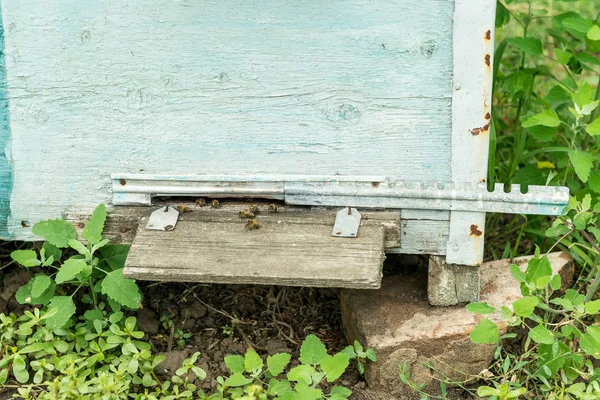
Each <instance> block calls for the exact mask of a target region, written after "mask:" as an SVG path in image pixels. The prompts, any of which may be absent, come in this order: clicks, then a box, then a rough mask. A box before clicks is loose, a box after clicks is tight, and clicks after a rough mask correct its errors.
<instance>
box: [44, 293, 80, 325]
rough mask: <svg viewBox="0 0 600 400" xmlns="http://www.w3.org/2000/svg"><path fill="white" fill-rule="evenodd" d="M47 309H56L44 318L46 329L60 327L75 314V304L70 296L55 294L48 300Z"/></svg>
mask: <svg viewBox="0 0 600 400" xmlns="http://www.w3.org/2000/svg"><path fill="white" fill-rule="evenodd" d="M48 310H49V311H52V310H56V311H55V314H54V315H53V316H51V317H50V318H48V319H46V327H47V328H48V329H52V330H56V329H60V328H62V327H63V326H65V324H66V323H67V322H69V320H70V319H71V317H72V316H73V315H74V314H75V304H74V303H73V299H72V298H71V296H56V297H54V298H53V299H52V300H50V304H49V305H48Z"/></svg>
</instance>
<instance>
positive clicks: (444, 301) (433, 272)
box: [427, 256, 480, 306]
mask: <svg viewBox="0 0 600 400" xmlns="http://www.w3.org/2000/svg"><path fill="white" fill-rule="evenodd" d="M479 291H480V269H479V267H471V266H468V265H456V264H447V263H446V257H441V256H430V257H429V275H428V280H427V296H428V298H429V304H431V305H432V306H453V305H455V304H459V303H467V302H473V301H478V300H479Z"/></svg>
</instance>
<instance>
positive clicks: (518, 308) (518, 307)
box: [513, 296, 539, 318]
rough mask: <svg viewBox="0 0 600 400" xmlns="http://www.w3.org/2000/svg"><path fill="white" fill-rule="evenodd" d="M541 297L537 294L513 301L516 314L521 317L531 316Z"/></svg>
mask: <svg viewBox="0 0 600 400" xmlns="http://www.w3.org/2000/svg"><path fill="white" fill-rule="evenodd" d="M538 303H539V299H538V298H537V297H535V296H525V297H522V298H520V299H519V300H517V301H515V302H514V303H513V310H514V311H515V314H517V315H518V316H520V317H524V318H529V317H531V314H533V310H534V309H535V307H536V306H537V305H538Z"/></svg>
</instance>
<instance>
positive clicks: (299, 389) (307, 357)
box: [210, 335, 375, 400]
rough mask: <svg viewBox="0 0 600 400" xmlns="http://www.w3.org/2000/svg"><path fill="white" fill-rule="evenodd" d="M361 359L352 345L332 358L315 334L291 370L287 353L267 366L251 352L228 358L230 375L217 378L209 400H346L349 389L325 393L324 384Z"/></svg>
mask: <svg viewBox="0 0 600 400" xmlns="http://www.w3.org/2000/svg"><path fill="white" fill-rule="evenodd" d="M350 351H352V353H351V352H350ZM369 353H370V354H371V358H375V356H374V352H372V350H371V351H370V352H369ZM351 354H354V355H353V356H352V355H351ZM365 357H366V356H365ZM358 358H359V356H358V355H357V354H356V353H354V349H353V348H352V346H349V349H348V348H347V349H345V350H344V351H341V352H339V353H337V354H334V355H329V354H328V353H327V349H326V347H325V345H324V344H323V343H321V341H320V340H319V338H318V337H317V336H315V335H309V336H308V337H307V338H306V339H305V340H304V342H303V343H302V346H301V348H300V358H299V361H300V364H299V365H296V366H294V367H291V368H290V367H289V366H290V361H291V356H290V355H289V354H287V353H278V354H274V355H271V356H269V357H267V359H266V364H265V362H264V361H263V359H262V358H261V357H260V356H259V355H258V354H257V353H256V351H254V350H252V349H250V350H248V351H247V352H246V354H245V355H244V356H240V355H232V356H227V357H225V363H226V365H227V368H229V370H230V371H231V375H230V376H229V377H227V378H223V377H218V378H217V382H218V384H219V386H218V390H217V393H216V394H214V395H213V396H211V397H210V399H222V398H239V399H274V398H277V399H284V400H301V399H314V400H318V399H332V400H342V399H347V398H348V396H350V394H351V393H352V392H351V391H350V390H349V389H347V388H344V387H342V386H333V387H332V388H331V389H330V391H329V393H324V391H323V388H322V387H321V385H322V383H323V381H326V382H328V383H332V382H335V381H336V380H337V379H338V378H340V376H342V374H343V373H344V372H345V371H346V369H347V368H348V366H349V364H350V361H351V359H358ZM286 370H287V373H286V374H285V376H284V375H283V374H284V372H285V371H286Z"/></svg>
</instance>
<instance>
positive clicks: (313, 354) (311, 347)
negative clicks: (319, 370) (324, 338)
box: [300, 335, 328, 365]
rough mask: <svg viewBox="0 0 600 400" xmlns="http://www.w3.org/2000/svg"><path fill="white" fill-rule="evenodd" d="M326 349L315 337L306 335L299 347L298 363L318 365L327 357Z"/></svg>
mask: <svg viewBox="0 0 600 400" xmlns="http://www.w3.org/2000/svg"><path fill="white" fill-rule="evenodd" d="M327 356H328V354H327V348H326V347H325V345H324V344H323V343H321V340H319V338H318V337H317V336H315V335H308V336H307V337H306V339H304V342H303V343H302V346H301V347H300V362H301V363H302V364H312V365H315V364H319V363H320V362H321V360H322V359H324V358H325V357H327Z"/></svg>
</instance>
